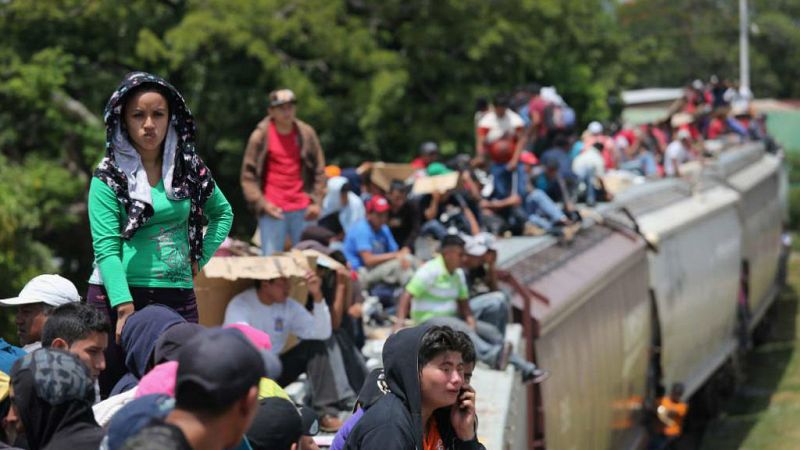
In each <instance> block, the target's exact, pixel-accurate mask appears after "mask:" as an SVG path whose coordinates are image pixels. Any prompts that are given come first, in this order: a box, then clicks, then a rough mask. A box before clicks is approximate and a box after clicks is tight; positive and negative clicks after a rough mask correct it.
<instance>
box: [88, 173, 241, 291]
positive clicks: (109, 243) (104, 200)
mask: <svg viewBox="0 0 800 450" xmlns="http://www.w3.org/2000/svg"><path fill="white" fill-rule="evenodd" d="M151 196H152V200H153V211H154V213H153V217H151V218H150V220H149V221H148V222H147V223H146V224H144V225H142V226H141V227H140V228H139V229H138V230H136V233H134V235H133V237H131V239H130V240H124V239H122V238H121V237H120V230H121V229H122V225H123V224H124V223H125V221H126V220H127V214H126V212H125V209H124V208H123V207H122V205H121V204H120V203H119V202H118V201H117V197H116V195H115V194H114V191H112V190H111V188H109V187H108V186H107V185H106V184H105V183H103V182H102V181H101V180H100V179H98V178H92V183H91V186H90V187H89V224H90V227H91V230H92V245H93V247H94V258H95V264H96V265H97V269H98V270H99V272H100V274H101V275H102V280H103V284H104V285H105V288H106V291H107V292H108V297H109V299H110V301H111V305H112V306H117V305H119V304H120V303H125V302H128V301H131V300H132V297H131V293H130V289H129V288H128V286H137V287H167V288H192V287H193V282H192V267H191V262H190V259H189V209H190V207H191V200H189V199H186V200H170V199H168V198H167V194H166V192H165V190H164V182H163V181H159V182H158V184H157V185H156V186H155V187H153V188H151ZM203 212H204V215H205V217H206V218H207V219H208V227H207V228H206V232H205V238H204V240H203V258H202V259H201V260H200V261H199V265H200V267H201V268H202V267H203V266H204V265H205V264H206V262H208V260H209V259H210V258H211V256H212V255H213V254H214V252H215V251H217V248H218V247H219V245H220V244H221V243H222V241H223V240H225V238H226V237H227V236H228V232H229V231H230V229H231V223H232V222H233V213H232V212H231V206H230V204H229V203H228V200H227V199H225V195H223V194H222V191H220V190H219V187H216V188H215V189H214V193H213V194H212V195H211V197H209V199H208V201H206V204H205V206H204V211H203ZM98 280H99V279H98V278H96V277H95V276H93V277H92V279H91V280H90V282H98Z"/></svg>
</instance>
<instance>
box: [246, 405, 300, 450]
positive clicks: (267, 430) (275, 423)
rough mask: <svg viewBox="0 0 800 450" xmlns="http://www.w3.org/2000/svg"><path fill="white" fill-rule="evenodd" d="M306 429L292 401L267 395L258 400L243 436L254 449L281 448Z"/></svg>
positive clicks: (289, 443) (291, 442) (297, 438)
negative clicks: (250, 423) (251, 419)
mask: <svg viewBox="0 0 800 450" xmlns="http://www.w3.org/2000/svg"><path fill="white" fill-rule="evenodd" d="M306 431H307V430H306V429H305V427H304V426H303V418H302V416H301V415H300V412H299V411H298V410H297V408H296V407H295V406H294V404H293V403H292V402H290V401H289V400H286V399H284V398H280V397H267V398H265V399H263V400H261V401H260V402H259V406H258V412H257V413H256V416H255V418H254V419H253V424H252V425H250V429H249V430H247V433H245V436H247V440H248V441H249V442H250V445H251V446H252V447H253V449H254V450H262V449H263V450H266V449H269V450H273V449H274V450H278V449H280V450H283V449H288V448H290V447H291V446H292V444H294V443H296V442H297V441H298V440H300V436H302V435H303V434H304V433H305V432H306Z"/></svg>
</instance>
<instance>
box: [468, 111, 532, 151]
mask: <svg viewBox="0 0 800 450" xmlns="http://www.w3.org/2000/svg"><path fill="white" fill-rule="evenodd" d="M524 127H525V121H523V120H522V117H520V116H519V114H517V113H515V112H514V111H512V110H511V109H509V108H506V113H505V114H503V117H497V114H495V112H494V111H489V112H488V113H486V114H484V115H483V117H481V120H480V121H479V122H478V128H484V129H487V130H488V132H487V133H486V143H487V144H491V143H492V142H494V141H496V140H498V139H501V138H503V137H504V136H512V135H514V133H516V131H517V128H524Z"/></svg>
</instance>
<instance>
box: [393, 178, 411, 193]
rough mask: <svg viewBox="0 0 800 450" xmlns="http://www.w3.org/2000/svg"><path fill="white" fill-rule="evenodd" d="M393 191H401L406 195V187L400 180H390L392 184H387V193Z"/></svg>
mask: <svg viewBox="0 0 800 450" xmlns="http://www.w3.org/2000/svg"><path fill="white" fill-rule="evenodd" d="M394 191H402V192H403V193H404V194H405V193H408V187H407V186H406V184H405V183H404V182H403V181H401V180H392V182H391V183H389V192H394Z"/></svg>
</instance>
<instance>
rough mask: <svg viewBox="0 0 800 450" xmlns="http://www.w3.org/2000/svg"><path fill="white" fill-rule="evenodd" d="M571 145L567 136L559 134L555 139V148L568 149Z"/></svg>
mask: <svg viewBox="0 0 800 450" xmlns="http://www.w3.org/2000/svg"><path fill="white" fill-rule="evenodd" d="M568 145H569V138H568V137H567V136H566V135H565V134H558V135H556V137H555V138H553V147H558V148H567V146H568Z"/></svg>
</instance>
